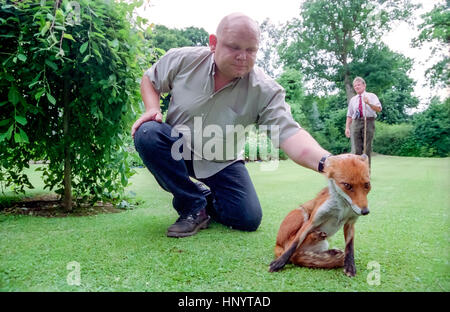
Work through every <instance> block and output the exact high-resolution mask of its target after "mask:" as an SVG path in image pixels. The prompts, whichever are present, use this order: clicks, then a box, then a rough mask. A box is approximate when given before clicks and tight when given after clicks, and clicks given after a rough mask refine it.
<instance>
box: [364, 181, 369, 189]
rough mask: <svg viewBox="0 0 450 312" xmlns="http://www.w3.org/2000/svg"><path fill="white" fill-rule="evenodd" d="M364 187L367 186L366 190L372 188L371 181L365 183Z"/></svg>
mask: <svg viewBox="0 0 450 312" xmlns="http://www.w3.org/2000/svg"><path fill="white" fill-rule="evenodd" d="M364 188H365V189H366V190H368V189H370V183H369V182H367V183H364Z"/></svg>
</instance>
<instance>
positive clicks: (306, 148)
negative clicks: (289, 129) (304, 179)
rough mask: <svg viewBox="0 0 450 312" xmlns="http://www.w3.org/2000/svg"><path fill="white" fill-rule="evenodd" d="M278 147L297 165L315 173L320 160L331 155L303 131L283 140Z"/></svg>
mask: <svg viewBox="0 0 450 312" xmlns="http://www.w3.org/2000/svg"><path fill="white" fill-rule="evenodd" d="M280 147H281V149H282V150H283V151H284V152H285V153H286V154H287V155H288V156H289V158H291V159H292V160H293V161H295V162H296V163H297V164H299V165H301V166H303V167H306V168H309V169H312V170H315V171H318V165H319V161H320V159H321V158H322V157H323V156H326V155H330V154H331V153H330V152H328V151H326V150H324V149H323V148H322V147H321V146H320V145H319V143H317V141H316V140H315V139H314V138H313V137H312V136H311V135H310V134H309V133H308V131H306V130H304V129H300V130H299V131H298V132H297V133H296V134H294V135H292V136H290V137H289V138H287V139H286V140H284V141H283V142H282V143H281V144H280Z"/></svg>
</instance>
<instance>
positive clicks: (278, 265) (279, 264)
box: [269, 259, 286, 272]
mask: <svg viewBox="0 0 450 312" xmlns="http://www.w3.org/2000/svg"><path fill="white" fill-rule="evenodd" d="M285 265H286V263H285V262H284V261H282V260H280V259H277V260H274V261H272V262H271V263H270V266H269V272H276V271H279V270H281V269H282V268H283V267H284V266H285Z"/></svg>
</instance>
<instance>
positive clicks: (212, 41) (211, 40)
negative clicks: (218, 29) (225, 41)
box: [209, 34, 217, 52]
mask: <svg viewBox="0 0 450 312" xmlns="http://www.w3.org/2000/svg"><path fill="white" fill-rule="evenodd" d="M216 45H217V36H216V35H212V34H211V35H209V48H210V49H211V52H215V51H216Z"/></svg>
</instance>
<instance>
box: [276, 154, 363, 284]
mask: <svg viewBox="0 0 450 312" xmlns="http://www.w3.org/2000/svg"><path fill="white" fill-rule="evenodd" d="M324 175H325V177H326V178H327V180H328V187H325V188H324V189H322V190H321V191H320V192H319V193H318V194H317V196H316V197H315V198H314V199H312V200H310V201H307V202H306V203H304V204H302V205H300V207H299V208H297V209H294V210H292V211H291V212H289V213H288V215H287V216H286V217H285V218H284V220H283V222H282V223H281V225H280V229H279V231H278V234H277V238H276V245H275V250H274V251H275V257H276V260H274V261H272V262H271V263H270V266H269V272H276V271H279V270H281V269H282V268H283V267H284V266H285V265H286V264H287V263H289V262H291V263H292V264H294V265H298V266H303V267H309V268H323V269H333V268H342V267H343V268H344V273H345V274H346V275H347V276H349V277H353V276H355V275H356V266H355V260H354V242H353V240H354V236H355V227H354V226H355V223H356V221H357V220H358V218H359V216H361V215H368V214H369V212H370V210H369V205H368V200H367V195H368V193H369V192H370V190H371V185H370V169H369V157H368V156H367V155H365V154H363V155H355V154H341V155H336V156H330V157H328V158H327V159H326V161H325V168H324ZM341 227H343V228H344V238H345V251H342V250H339V249H328V248H329V246H328V241H327V238H330V237H332V236H333V235H334V234H335V233H336V232H337V231H338V230H339V229H340V228H341Z"/></svg>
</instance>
